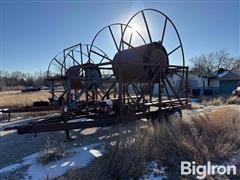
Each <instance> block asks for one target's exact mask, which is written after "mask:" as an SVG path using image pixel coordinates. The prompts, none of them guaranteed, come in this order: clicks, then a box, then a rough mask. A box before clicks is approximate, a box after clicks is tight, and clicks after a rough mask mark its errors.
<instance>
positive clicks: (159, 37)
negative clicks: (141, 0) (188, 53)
mask: <svg viewBox="0 0 240 180" xmlns="http://www.w3.org/2000/svg"><path fill="white" fill-rule="evenodd" d="M149 16H150V17H151V18H149ZM156 17H157V18H156ZM154 20H155V21H154ZM160 20H162V24H161V23H160ZM136 22H137V23H138V24H140V25H141V30H140V33H141V35H142V37H144V38H145V39H147V43H146V44H144V43H138V44H135V45H134V44H132V43H129V42H127V41H126V40H125V39H126V36H127V31H126V28H125V29H124V31H123V35H122V39H121V42H120V44H122V46H123V45H127V46H129V47H130V49H128V50H124V51H119V52H118V53H117V54H116V55H115V57H114V61H113V70H114V72H115V75H116V76H117V78H118V79H119V80H120V81H122V82H123V83H125V84H126V86H127V87H126V89H127V94H128V95H130V96H132V95H133V94H134V95H135V96H140V98H139V99H138V100H137V101H135V102H136V103H137V104H138V103H139V102H140V101H144V99H145V98H146V97H145V95H146V94H148V96H149V99H148V101H150V102H151V101H152V96H153V90H154V87H156V83H157V82H159V80H160V79H161V80H160V83H159V84H158V89H159V91H161V92H165V94H166V96H167V97H168V99H170V100H171V99H172V98H179V97H180V96H182V95H183V94H184V93H185V92H182V89H183V83H184V76H185V71H186V69H184V68H185V59H184V52H183V46H182V42H181V39H180V36H179V33H178V31H177V29H176V27H175V25H174V24H173V22H172V21H171V20H170V18H169V17H168V16H167V15H165V14H164V13H162V12H160V11H158V10H155V9H144V10H141V11H139V12H137V13H136V14H134V15H133V16H132V17H131V19H130V20H129V21H128V23H127V24H126V26H134V23H136ZM149 24H150V25H152V26H154V25H156V24H158V25H159V24H161V26H160V27H158V28H157V29H153V27H152V26H151V27H150V25H149ZM168 31H170V32H171V33H172V35H175V37H176V41H177V42H175V43H176V45H175V46H174V45H172V46H171V45H165V44H167V42H169V41H168V39H167V38H166V37H165V36H166V34H170V33H168ZM152 32H153V33H152ZM168 37H169V36H168ZM170 38H171V37H170ZM170 41H171V39H170ZM176 52H177V55H178V56H177V59H176V58H175V59H174V58H172V56H173V55H174V53H176ZM175 62H177V63H175ZM131 64H132V65H131ZM127 72H128V73H127ZM173 74H175V75H177V76H178V82H179V84H177V85H176V86H174V85H173V84H172V83H171V81H170V80H169V79H170V77H171V76H172V75H173ZM161 92H158V101H161V98H162V97H161V94H162V93H161ZM170 92H171V93H172V95H171V93H170ZM134 108H136V107H134Z"/></svg>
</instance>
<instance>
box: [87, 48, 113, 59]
mask: <svg viewBox="0 0 240 180" xmlns="http://www.w3.org/2000/svg"><path fill="white" fill-rule="evenodd" d="M91 52H92V53H94V54H96V55H98V56H101V57H102V58H105V59H107V60H109V61H110V62H111V61H112V59H110V58H108V57H106V55H102V54H100V53H98V52H96V51H94V50H91Z"/></svg>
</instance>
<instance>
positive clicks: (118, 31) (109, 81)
mask: <svg viewBox="0 0 240 180" xmlns="http://www.w3.org/2000/svg"><path fill="white" fill-rule="evenodd" d="M124 30H125V32H128V35H129V36H128V37H126V38H127V41H128V42H129V43H131V42H132V41H133V40H135V41H137V42H139V41H140V42H141V43H144V44H145V43H146V42H145V40H144V38H143V37H142V36H141V34H140V33H139V32H137V31H136V30H135V29H133V28H132V27H131V26H127V25H126V24H123V23H114V24H110V25H108V26H105V27H103V28H102V29H101V30H100V31H98V32H97V34H96V35H95V37H94V38H93V40H92V43H91V48H90V57H91V59H94V61H95V64H97V65H98V66H99V68H100V70H101V72H102V74H103V75H104V79H103V81H102V82H103V84H104V86H105V88H106V86H107V91H105V92H102V93H103V94H104V95H103V97H102V99H104V98H106V97H108V98H109V97H110V94H114V97H116V93H117V92H116V91H117V81H116V77H115V74H114V73H113V67H112V63H113V58H114V56H115V54H116V53H117V52H119V51H121V50H124V49H129V48H130V47H129V46H128V45H124V44H121V39H122V35H123V32H124ZM94 46H98V47H101V50H102V51H104V53H105V54H106V55H107V57H106V56H105V55H103V54H99V53H97V52H96V51H95V50H94ZM109 46H113V47H114V48H109ZM101 91H102V88H101Z"/></svg>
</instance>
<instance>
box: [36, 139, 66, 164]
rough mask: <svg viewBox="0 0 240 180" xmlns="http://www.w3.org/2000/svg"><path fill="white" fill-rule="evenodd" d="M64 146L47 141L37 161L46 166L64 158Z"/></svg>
mask: <svg viewBox="0 0 240 180" xmlns="http://www.w3.org/2000/svg"><path fill="white" fill-rule="evenodd" d="M64 149H65V148H64V144H60V145H57V143H56V142H54V141H51V140H49V139H48V140H47V141H46V144H45V145H44V147H43V151H42V152H41V155H40V157H39V158H38V159H37V161H38V163H40V164H43V165H45V164H48V163H50V162H53V161H56V160H58V159H61V158H64V157H66V155H67V154H66V153H65V150H64Z"/></svg>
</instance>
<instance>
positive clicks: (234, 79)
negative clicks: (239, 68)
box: [208, 68, 240, 95]
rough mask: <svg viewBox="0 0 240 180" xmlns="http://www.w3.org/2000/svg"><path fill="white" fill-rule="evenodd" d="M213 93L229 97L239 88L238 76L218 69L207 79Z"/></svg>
mask: <svg viewBox="0 0 240 180" xmlns="http://www.w3.org/2000/svg"><path fill="white" fill-rule="evenodd" d="M208 79H209V81H210V87H211V88H212V89H213V91H214V93H216V94H221V95H229V94H231V93H232V91H233V90H234V89H236V88H237V87H238V86H240V74H239V73H237V72H234V71H231V70H225V69H222V68H221V69H219V70H218V71H216V72H214V73H213V74H212V75H211V76H209V77H208Z"/></svg>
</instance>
